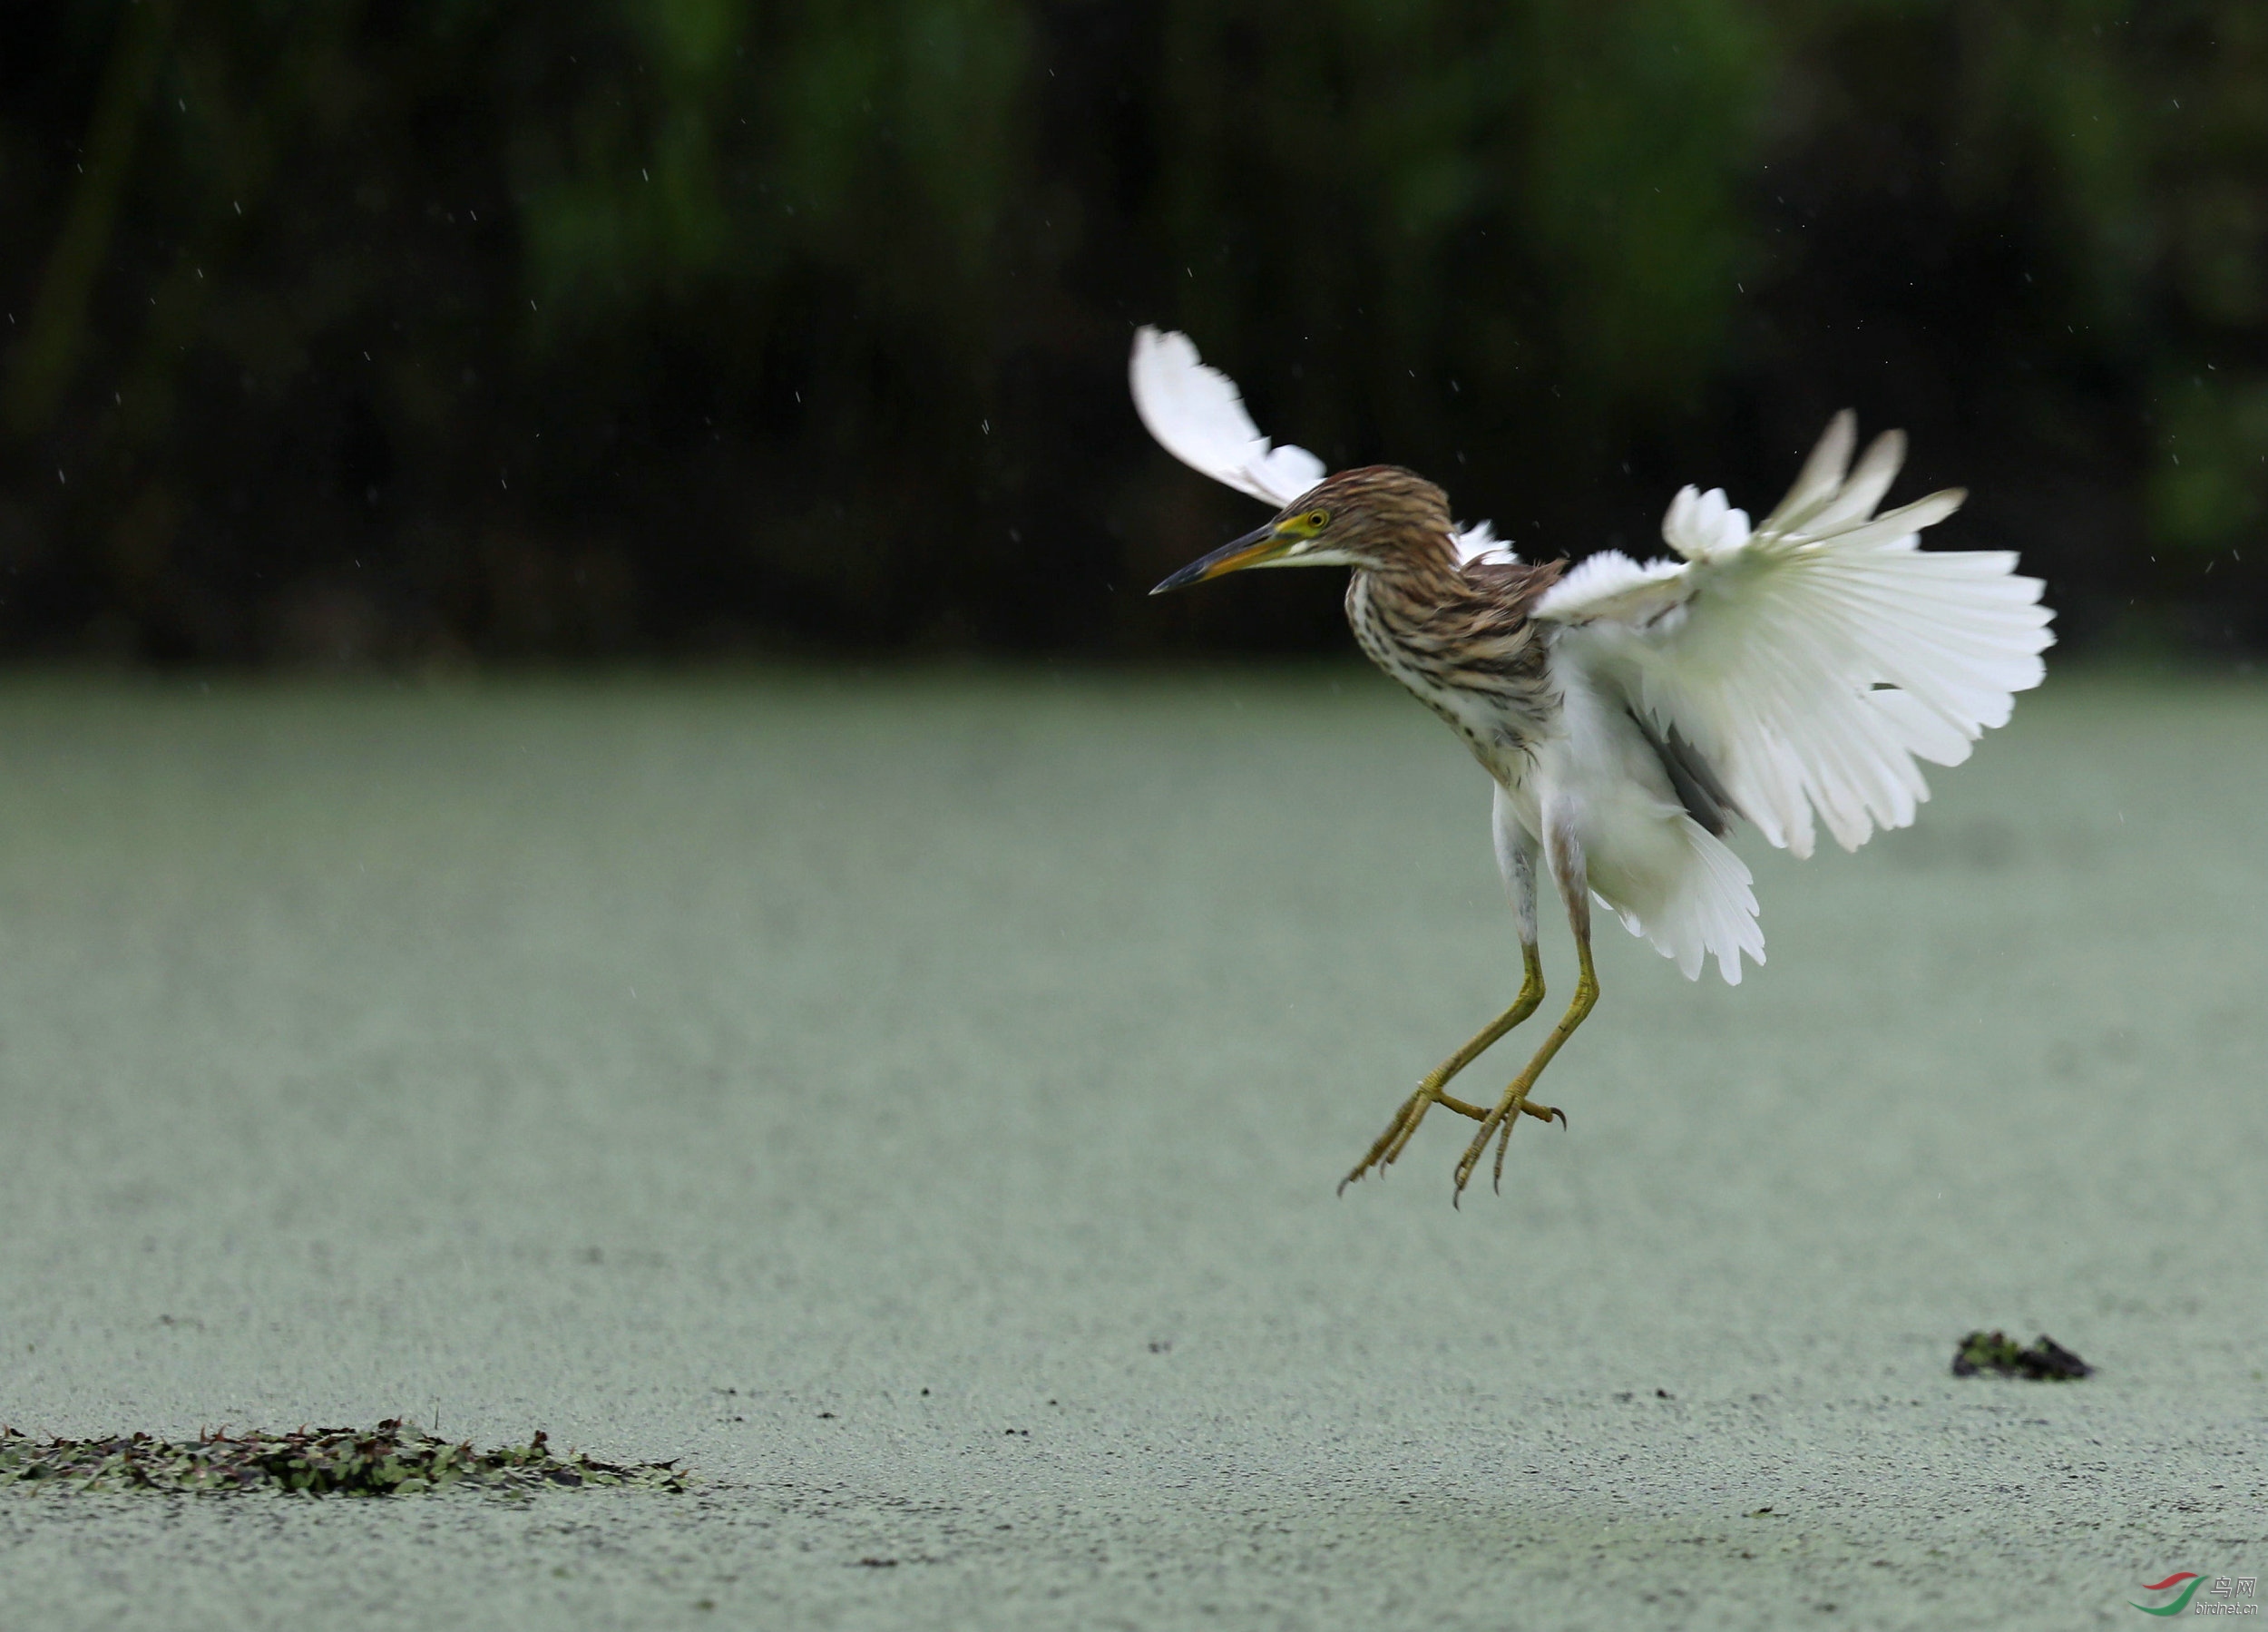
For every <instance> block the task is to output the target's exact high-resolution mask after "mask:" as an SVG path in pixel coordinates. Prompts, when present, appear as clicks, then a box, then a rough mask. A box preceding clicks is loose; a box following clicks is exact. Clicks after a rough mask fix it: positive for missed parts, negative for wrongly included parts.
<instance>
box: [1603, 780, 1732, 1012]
mask: <svg viewBox="0 0 2268 1632" xmlns="http://www.w3.org/2000/svg"><path fill="white" fill-rule="evenodd" d="M1678 820H1679V822H1680V823H1681V824H1682V826H1681V828H1680V832H1681V833H1682V835H1683V836H1684V838H1685V841H1686V857H1687V859H1686V865H1684V866H1683V867H1681V868H1679V869H1677V873H1676V875H1674V876H1673V877H1672V878H1671V879H1670V881H1669V884H1668V885H1667V888H1666V889H1665V890H1664V891H1663V892H1662V894H1661V896H1660V898H1659V899H1658V900H1656V901H1651V902H1647V903H1645V904H1642V905H1626V904H1623V903H1621V902H1618V901H1608V900H1607V897H1605V896H1604V895H1601V896H1600V897H1599V899H1600V900H1601V901H1606V902H1607V904H1608V906H1609V907H1611V908H1613V909H1614V912H1615V915H1616V916H1618V917H1619V918H1620V919H1621V920H1622V923H1623V927H1624V928H1626V929H1628V931H1629V932H1630V933H1632V934H1634V935H1637V936H1638V937H1640V938H1641V939H1643V940H1646V941H1648V942H1651V943H1653V946H1654V948H1655V950H1656V951H1657V952H1659V953H1661V954H1662V955H1663V956H1664V957H1666V958H1668V959H1670V960H1671V961H1672V962H1674V963H1676V964H1677V967H1678V968H1679V969H1680V970H1681V971H1683V972H1684V974H1685V977H1686V979H1687V980H1689V981H1695V980H1699V979H1700V978H1701V965H1702V964H1703V963H1706V961H1707V960H1708V959H1710V958H1715V959H1716V966H1717V968H1718V970H1719V971H1721V972H1723V974H1724V976H1725V984H1726V985H1728V986H1737V985H1739V984H1740V960H1741V957H1742V955H1743V954H1744V953H1745V954H1746V955H1747V956H1748V957H1749V958H1750V959H1752V960H1753V961H1755V963H1763V962H1764V931H1763V930H1761V929H1759V928H1758V927H1757V926H1756V892H1755V889H1754V888H1753V887H1752V886H1751V884H1750V880H1749V875H1748V866H1747V864H1746V863H1745V862H1743V861H1742V860H1741V859H1740V857H1739V856H1737V855H1734V854H1733V853H1732V851H1731V850H1730V849H1729V848H1727V847H1726V845H1725V842H1724V841H1723V840H1722V839H1719V838H1716V836H1713V835H1711V834H1710V832H1709V830H1708V829H1707V828H1706V827H1704V826H1701V824H1700V823H1698V822H1696V821H1695V820H1694V819H1693V818H1692V817H1691V816H1679V817H1678Z"/></svg>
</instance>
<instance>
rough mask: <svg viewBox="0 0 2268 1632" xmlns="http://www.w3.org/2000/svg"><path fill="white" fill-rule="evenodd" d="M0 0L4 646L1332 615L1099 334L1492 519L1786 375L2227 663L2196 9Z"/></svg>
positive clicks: (2056, 573)
mask: <svg viewBox="0 0 2268 1632" xmlns="http://www.w3.org/2000/svg"><path fill="white" fill-rule="evenodd" d="M4 19H5V20H0V89H4V92H5V95H4V97H0V305H5V308H6V312H7V319H6V322H7V327H6V328H5V358H0V570H4V571H5V580H4V581H0V592H4V596H5V598H4V599H0V650H5V651H6V652H8V653H10V654H14V655H15V656H17V657H31V658H65V659H70V658H87V657H93V658H98V659H105V660H124V661H138V662H152V663H185V662H188V663H200V664H213V663H221V664H229V663H261V662H270V661H279V662H287V663H300V664H307V663H318V664H333V663H339V662H346V663H373V664H379V665H388V666H425V665H430V664H435V663H439V664H444V665H446V664H450V663H454V662H461V661H505V662H511V661H542V662H554V661H573V660H585V659H592V658H624V657H637V658H664V659H670V658H684V657H699V656H702V655H707V654H719V653H722V654H731V653H738V652H756V653H764V652H780V651H788V652H812V651H822V652H855V653H860V654H875V653H883V652H892V651H901V652H917V653H934V652H943V651H955V650H1007V651H1049V652H1082V653H1147V652H1165V651H1175V650H1182V651H1188V650H1215V651H1218V650H1239V649H1241V650H1310V649H1326V648H1327V649H1337V648H1339V647H1340V646H1342V645H1343V643H1344V633H1343V630H1342V629H1341V627H1340V623H1339V618H1338V612H1337V607H1336V602H1337V593H1338V586H1337V585H1336V584H1335V583H1334V582H1331V581H1329V580H1331V579H1332V578H1334V577H1335V576H1336V575H1335V574H1325V573H1313V574H1268V575H1266V577H1265V578H1264V579H1262V580H1261V581H1257V582H1255V583H1231V584H1226V585H1223V586H1220V587H1219V588H1218V590H1217V591H1211V592H1208V593H1207V594H1206V595H1203V596H1190V597H1183V598H1177V599H1175V600H1173V601H1148V600H1146V599H1145V597H1144V595H1143V591H1145V590H1146V589H1147V588H1148V586H1149V584H1150V583H1151V582H1152V581H1155V580H1156V579H1157V578H1158V577H1159V576H1160V575H1162V574H1163V573H1164V572H1167V571H1168V569H1170V568H1171V567H1173V566H1175V565H1177V564H1178V563H1179V562H1181V561H1182V560H1184V559H1186V558H1187V557H1188V556H1190V555H1192V554H1194V553H1196V552H1198V551H1199V550H1202V549H1204V548H1207V547H1209V546H1210V545H1212V544H1213V543H1215V542H1218V541H1219V540H1220V539H1221V538H1223V537H1225V536H1226V535H1227V534H1228V533H1230V532H1232V531H1235V530H1240V529H1242V528H1243V527H1246V526H1248V525H1249V524H1251V523H1252V522H1253V521H1254V520H1256V513H1257V507H1256V506H1254V505H1252V504H1250V503H1246V502H1245V501H1242V500H1239V499H1238V498H1237V497H1236V496H1235V495H1233V494H1227V493H1226V492H1224V491H1221V490H1218V489H1216V488H1213V487H1212V486H1211V485H1210V484H1207V483H1206V482H1204V481H1203V480H1202V479H1201V478H1199V477H1198V476H1196V475H1194V474H1189V473H1188V472H1185V471H1183V470H1181V469H1180V468H1179V467H1178V466H1177V465H1174V464H1172V463H1171V462H1170V461H1169V460H1168V459H1167V458H1166V456H1165V455H1163V454H1160V453H1159V452H1158V451H1157V450H1156V449H1155V448H1154V447H1153V446H1151V445H1149V441H1148V439H1147V438H1146V437H1145V436H1144V435H1143V433H1142V432H1141V430H1140V428H1139V425H1138V424H1137V422H1136V421H1135V419H1134V416H1133V415H1132V413H1131V411H1130V409H1129V406H1128V404H1127V400H1126V393H1125V387H1124V375H1123V364H1124V357H1125V352H1126V347H1127V345H1128V342H1129V338H1130V336H1131V333H1132V329H1133V327H1134V326H1135V325H1136V324H1137V323H1140V322H1146V321H1154V322H1160V323H1164V324H1168V325H1173V326H1177V327H1184V328H1187V329H1188V330H1189V331H1190V332H1191V333H1192V334H1193V335H1194V336H1195V337H1197V339H1198V344H1199V346H1200V347H1202V348H1203V349H1204V350H1205V352H1206V353H1207V356H1208V357H1210V358H1212V359H1213V360H1215V361H1217V362H1219V363H1220V364H1222V365H1223V366H1226V367H1227V369H1229V371H1230V372H1231V373H1233V374H1234V375H1235V376H1237V378H1238V379H1239V380H1240V381H1242V382H1243V384H1244V386H1245V387H1246V392H1247V394H1248V396H1249V397H1250V399H1251V400H1252V402H1253V405H1254V407H1255V409H1256V414H1257V415H1258V417H1259V419H1260V422H1261V424H1262V425H1263V427H1264V428H1266V429H1268V430H1270V431H1272V432H1274V433H1275V434H1276V435H1281V436H1284V437H1286V438H1290V439H1295V440H1297V441H1300V442H1304V443H1305V444H1307V445H1310V446H1312V447H1314V448H1315V450H1316V451H1317V452H1318V453H1320V454H1323V455H1324V456H1325V459H1326V460H1328V461H1329V462H1331V463H1332V464H1351V463H1362V462H1368V461H1372V460H1378V459H1388V460H1393V461H1394V462H1396V463H1402V464H1410V465H1413V466H1414V467H1416V468H1418V469H1420V470H1422V471H1425V472H1427V473H1428V474H1433V475H1435V476H1437V477H1439V478H1440V479H1442V481H1443V482H1444V483H1445V484H1447V485H1449V487H1450V488H1451V490H1452V495H1453V496H1454V498H1455V499H1456V501H1457V504H1458V508H1459V510H1460V512H1461V513H1463V514H1465V515H1466V516H1468V517H1481V516H1489V517H1492V518H1494V519H1495V521H1496V522H1497V523H1498V525H1499V527H1500V529H1501V530H1502V531H1504V532H1507V533H1510V535H1511V537H1512V538H1513V540H1514V542H1515V543H1516V545H1517V546H1518V547H1519V548H1520V550H1521V551H1522V552H1523V553H1525V554H1528V555H1530V556H1531V557H1542V556H1550V555H1558V554H1581V553H1583V552H1587V551H1589V550H1591V549H1593V548H1596V547H1598V545H1600V544H1604V543H1608V542H1617V543H1621V544H1623V545H1624V546H1626V547H1631V548H1640V547H1642V546H1644V545H1646V544H1647V543H1649V542H1651V541H1652V539H1653V538H1654V529H1655V526H1656V524H1657V520H1658V517H1659V514H1660V512H1661V510H1662V507H1663V505H1664V503H1665V502H1666V501H1667V498H1668V496H1669V494H1670V493H1671V492H1672V491H1674V489H1675V488H1676V487H1677V485H1678V484H1681V483H1684V482H1686V481H1689V480H1698V481H1700V482H1702V483H1703V484H1725V485H1726V486H1728V487H1729V488H1730V489H1731V490H1732V492H1733V494H1734V497H1735V500H1736V501H1739V502H1744V503H1748V504H1750V505H1751V506H1753V507H1758V508H1761V507H1763V506H1765V505H1768V504H1769V503H1770V502H1771V501H1772V500H1773V499H1774V497H1776V496H1777V494H1778V493H1779V491H1780V489H1781V487H1782V486H1783V485H1784V483H1785V481H1786V479H1787V477H1788V476H1789V474H1791V473H1792V469H1793V465H1794V460H1795V458H1796V457H1797V455H1798V454H1799V452H1800V451H1801V449H1802V448H1803V447H1804V445H1808V443H1809V441H1810V439H1811V438H1812V436H1813V435H1815V434H1816V432H1817V430H1818V428H1819V426H1820V425H1821V424H1822V423H1823V421H1824V420H1825V418H1826V417H1827V415H1829V414H1830V413H1831V412H1832V411H1833V409H1835V408H1837V407H1840V406H1843V405H1845V404H1849V405H1851V406H1855V407H1857V408H1858V409H1859V410H1860V413H1861V415H1862V419H1863V421H1864V422H1866V423H1867V424H1868V425H1877V426H1879V425H1905V426H1906V427H1908V429H1909V430H1910V431H1911V433H1912V435H1913V437H1914V458H1913V461H1912V472H1913V474H1912V475H1911V477H1910V478H1909V480H1908V484H1906V485H1905V486H1904V487H1902V488H1901V492H1902V493H1906V494H1914V493H1919V492H1921V491H1922V490H1923V488H1924V487H1926V486H1930V485H1936V484H1949V483H1963V484H1968V485H1969V486H1970V487H1971V488H1972V490H1973V491H1974V494H1975V497H1974V500H1973V502H1972V503H1971V505H1970V508H1969V510H1968V511H1967V512H1965V513H1964V514H1963V516H1962V518H1961V519H1960V521H1959V522H1958V523H1955V524H1954V525H1953V526H1951V527H1949V528H1948V529H1946V530H1945V533H1944V537H1943V539H1942V540H1941V542H1943V543H1946V544H1959V545H1967V546H1970V547H1976V546H1983V545H1991V546H2009V547H2014V548H2017V549H2019V550H2021V551H2022V552H2024V555H2025V558H2026V560H2027V562H2028V563H2029V564H2030V565H2031V566H2032V568H2033V569H2034V570H2036V571H2038V572H2042V573H2044V574H2045V575H2046V576H2047V577H2048V579H2049V580H2050V581H2051V590H2050V595H2051V598H2052V600H2053V601H2054V602H2055V603H2056V604H2057V606H2058V608H2059V609H2060V610H2061V612H2062V621H2061V622H2060V625H2059V627H2060V629H2061V630H2062V631H2063V633H2064V637H2065V640H2066V641H2067V643H2068V644H2076V645H2078V646H2081V647H2085V646H2087V645H2093V646H2095V647H2097V648H2098V649H2099V648H2103V647H2108V646H2125V647H2133V646H2146V647H2150V648H2153V649H2156V650H2167V649H2178V650H2186V651H2191V652H2195V653H2198V654H2201V655H2204V656H2206V657H2210V658H2213V659H2214V660H2231V659H2236V660H2241V659H2242V657H2243V654H2244V653H2245V652H2247V651H2256V650H2259V649H2260V648H2262V647H2263V646H2268V542H2262V541H2261V540H2259V539H2258V537H2257V536H2256V535H2257V534H2258V533H2260V531H2261V518H2262V514H2263V498H2264V497H2268V7H2263V6H2262V5H2259V4H2258V3H2257V0H2194V3H2185V0H2157V3H2156V4H2141V3H2136V4H2110V3H2107V0H2032V3H2030V4H2020V3H2009V4H2003V3H1993V4H1986V3H1960V0H1952V3H1946V0H1902V3H1894V0H1880V3H1862V0H1844V3H1836V0H1776V3H1774V0H1745V3H1744V0H1630V3H1628V4H1620V5H1615V4H1591V5H1569V4H1545V3H1541V0H1513V3H1505V4H1495V5H1478V4H1458V3H1454V0H1401V3H1399V4H1390V3H1375V4H1364V3H1341V4H1335V5H1333V4H1323V5H1317V4H1313V3H1309V4H1291V3H1290V0H1206V3H1204V4H1194V3H1191V0H1168V3H1166V4H1149V5H1146V4H1138V3H1136V0H1092V3H1090V4H1080V3H1076V0H1063V3H1059V4H1045V3H1039V0H1033V3H1029V4H1013V3H1012V0H837V3H836V4H829V5H769V4H761V3H759V0H549V3H548V4H543V5H536V4H481V3H478V0H425V3H423V4H419V3H415V0H396V3H394V4H386V3H381V0H370V3H367V4H355V3H353V0H135V3H133V4H127V5H121V4H118V3H117V0H100V3H97V0H71V3H59V4H54V5H39V6H33V5H14V6H9V7H7V8H6V9H5V14H4Z"/></svg>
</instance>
